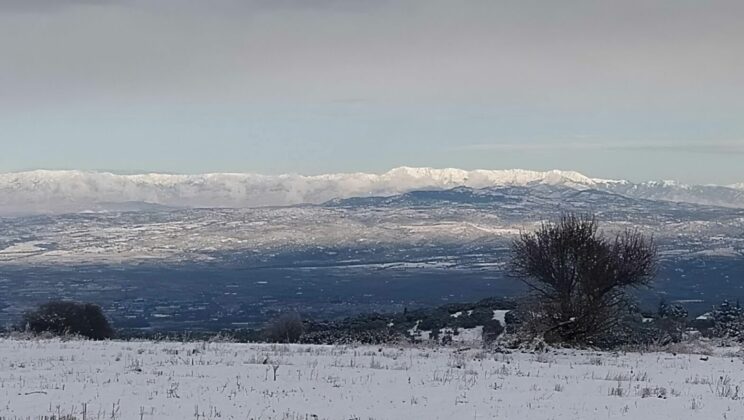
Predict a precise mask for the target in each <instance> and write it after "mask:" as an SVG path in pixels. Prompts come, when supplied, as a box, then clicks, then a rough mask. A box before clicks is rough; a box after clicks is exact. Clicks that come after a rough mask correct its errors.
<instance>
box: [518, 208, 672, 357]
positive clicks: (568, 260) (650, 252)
mask: <svg viewBox="0 0 744 420" xmlns="http://www.w3.org/2000/svg"><path fill="white" fill-rule="evenodd" d="M656 267H657V250H656V246H655V244H654V242H653V240H652V239H651V238H646V237H644V236H643V235H642V234H641V233H640V232H638V231H637V230H634V229H626V230H624V231H621V232H619V233H616V234H614V235H611V236H607V235H605V234H604V233H602V232H601V231H599V229H598V224H597V221H596V219H595V218H593V217H589V216H578V215H575V214H568V215H564V216H563V217H561V218H560V220H558V221H557V222H555V223H543V224H542V225H541V226H540V228H539V229H537V231H535V232H526V233H522V234H521V235H520V236H519V238H518V239H516V240H515V241H514V243H513V247H512V256H511V261H510V272H511V274H512V275H513V276H515V277H517V278H519V279H520V280H522V281H523V282H524V283H525V284H526V285H527V287H528V288H529V289H530V291H531V292H532V296H533V297H534V302H535V305H534V306H533V307H532V309H531V312H532V313H531V315H532V317H531V318H532V319H533V321H535V322H536V323H538V324H539V327H538V328H537V329H538V330H541V332H542V333H543V334H544V336H545V338H546V340H549V341H565V342H580V343H589V342H591V341H592V340H594V339H596V338H599V337H601V336H603V335H605V334H607V333H608V332H609V331H610V330H611V329H613V328H614V327H616V326H617V325H618V323H619V320H620V317H621V314H622V312H623V309H624V308H625V307H626V305H627V304H628V302H629V301H628V298H627V290H628V288H636V287H641V286H647V285H648V284H649V283H650V282H651V281H652V280H653V277H654V275H655V273H656ZM533 327H534V325H533Z"/></svg>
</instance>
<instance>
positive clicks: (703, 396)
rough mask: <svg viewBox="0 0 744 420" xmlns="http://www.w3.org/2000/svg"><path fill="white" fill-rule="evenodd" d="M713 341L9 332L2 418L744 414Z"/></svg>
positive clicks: (3, 357) (734, 372)
mask: <svg viewBox="0 0 744 420" xmlns="http://www.w3.org/2000/svg"><path fill="white" fill-rule="evenodd" d="M718 353H719V354H718V355H714V356H702V355H699V354H677V355H675V354H671V353H645V354H638V353H628V354H613V353H598V352H586V351H572V350H557V351H549V352H547V353H539V354H530V353H512V354H499V353H488V352H483V351H481V350H478V349H464V350H458V349H456V348H409V347H405V348H404V347H401V348H382V347H374V346H360V347H332V346H307V345H292V346H285V345H257V344H231V343H174V342H163V343H152V342H116V341H114V342H84V341H67V342H65V341H59V340H51V341H19V340H10V339H1V340H0V418H2V419H14V418H24V419H25V418H43V417H42V416H57V417H56V418H59V417H62V418H67V419H72V418H75V419H83V418H85V419H204V420H206V419H343V420H348V419H365V420H367V419H520V420H526V419H539V420H546V419H614V418H618V419H619V418H626V419H635V420H638V419H648V420H655V419H705V420H708V419H741V418H744V399H742V397H744V359H742V357H741V355H737V354H736V353H733V352H727V351H720V352H718ZM274 369H276V378H275V377H274ZM65 416H68V417H65ZM48 418H51V417H48Z"/></svg>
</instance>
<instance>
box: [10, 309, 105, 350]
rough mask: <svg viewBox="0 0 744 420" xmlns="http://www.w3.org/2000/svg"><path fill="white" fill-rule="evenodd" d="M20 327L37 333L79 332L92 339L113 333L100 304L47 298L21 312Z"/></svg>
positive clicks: (102, 337)
mask: <svg viewBox="0 0 744 420" xmlns="http://www.w3.org/2000/svg"><path fill="white" fill-rule="evenodd" d="M22 327H23V328H24V329H26V330H28V331H31V332H34V333H37V334H38V333H42V332H49V333H52V334H55V335H65V334H79V335H81V336H83V337H87V338H90V339H93V340H105V339H107V338H111V337H113V335H114V330H113V329H112V328H111V325H110V324H109V322H108V320H107V319H106V316H105V315H104V314H103V311H102V310H101V307H100V306H98V305H95V304H92V303H80V302H70V301H51V302H47V303H44V304H42V305H40V306H39V307H38V308H37V309H36V310H34V311H30V312H27V313H25V314H24V316H23V325H22Z"/></svg>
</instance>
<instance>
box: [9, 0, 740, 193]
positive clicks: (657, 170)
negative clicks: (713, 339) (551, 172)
mask: <svg viewBox="0 0 744 420" xmlns="http://www.w3.org/2000/svg"><path fill="white" fill-rule="evenodd" d="M742 22H744V2H742V1H741V0H732V1H717V0H706V1H702V0H695V1H692V0H622V1H621V0H612V1H610V0H607V1H602V0H586V1H578V0H563V1H554V0H542V1H531V0H515V1H497V0H464V1H462V0H461V1H454V0H451V1H441V0H411V1H406V0H397V1H393V0H390V1H388V0H376V1H373V0H254V1H250V0H248V1H245V0H243V1H238V0H210V1H197V0H192V1H189V0H121V1H115V0H107V1H106V0H103V1H94V0H87V1H85V0H2V1H0V146H2V147H0V171H15V170H24V169H35V168H52V169H54V168H74V169H104V170H113V171H118V172H141V171H163V172H184V173H195V172H213V171H240V172H261V173H280V172H295V173H307V174H315V173H324V172H337V171H373V172H379V171H384V170H387V169H389V168H392V167H395V166H400V165H408V166H434V167H460V168H465V169H474V168H484V169H507V168H525V169H538V170H541V169H553V168H558V169H574V170H578V171H581V172H584V173H586V174H587V175H590V176H596V177H607V178H628V179H632V180H645V179H661V178H663V179H679V180H682V181H685V182H698V183H732V182H742V181H744V164H742V162H744V23H742Z"/></svg>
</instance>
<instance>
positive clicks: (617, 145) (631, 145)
mask: <svg viewBox="0 0 744 420" xmlns="http://www.w3.org/2000/svg"><path fill="white" fill-rule="evenodd" d="M453 149H454V150H462V151H498V152H549V151H565V150H576V151H598V150H617V151H668V152H685V153H708V154H744V140H737V141H694V142H690V141H624V142H617V141H616V142H606V141H602V140H597V141H579V142H576V141H554V142H550V143H532V142H530V143H526V142H525V143H483V144H469V145H463V146H457V147H455V148H453Z"/></svg>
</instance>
